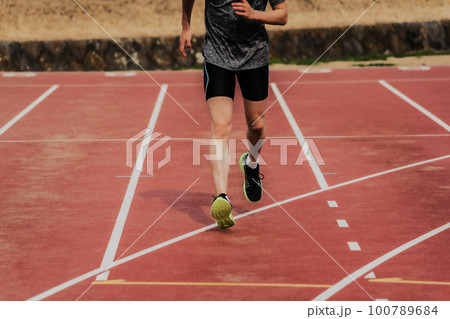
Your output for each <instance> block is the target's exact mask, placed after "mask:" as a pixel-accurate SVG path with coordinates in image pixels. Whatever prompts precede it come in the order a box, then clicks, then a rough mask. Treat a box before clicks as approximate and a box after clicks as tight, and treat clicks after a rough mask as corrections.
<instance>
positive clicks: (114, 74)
mask: <svg viewBox="0 0 450 319" xmlns="http://www.w3.org/2000/svg"><path fill="white" fill-rule="evenodd" d="M135 75H136V72H105V76H107V77H122V76H124V77H130V76H135Z"/></svg>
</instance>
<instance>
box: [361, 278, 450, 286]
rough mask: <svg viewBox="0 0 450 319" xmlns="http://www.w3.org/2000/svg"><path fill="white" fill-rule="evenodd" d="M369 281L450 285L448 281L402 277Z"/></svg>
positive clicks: (371, 280)
mask: <svg viewBox="0 0 450 319" xmlns="http://www.w3.org/2000/svg"><path fill="white" fill-rule="evenodd" d="M369 281H370V282H387V283H393V284H417V285H444V286H450V282H448V281H417V280H403V278H377V279H370V280H369Z"/></svg>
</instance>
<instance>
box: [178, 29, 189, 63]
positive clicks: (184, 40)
mask: <svg viewBox="0 0 450 319" xmlns="http://www.w3.org/2000/svg"><path fill="white" fill-rule="evenodd" d="M191 39H192V33H191V29H183V31H181V36H180V47H179V49H180V52H181V55H182V56H183V57H187V54H188V52H189V51H191V50H192V44H191Z"/></svg>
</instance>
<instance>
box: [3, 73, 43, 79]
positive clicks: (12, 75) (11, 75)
mask: <svg viewBox="0 0 450 319" xmlns="http://www.w3.org/2000/svg"><path fill="white" fill-rule="evenodd" d="M36 75H37V74H36V73H34V72H6V73H3V77H5V78H33V77H35V76H36Z"/></svg>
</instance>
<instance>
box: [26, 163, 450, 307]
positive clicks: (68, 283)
mask: <svg viewBox="0 0 450 319" xmlns="http://www.w3.org/2000/svg"><path fill="white" fill-rule="evenodd" d="M444 159H450V155H446V156H442V157H437V158H433V159H430V160H426V161H422V162H417V163H413V164H409V165H405V166H401V167H397V168H394V169H390V170H387V171H383V172H379V173H376V174H372V175H368V176H365V177H361V178H357V179H354V180H350V181H347V182H344V183H341V184H337V185H333V186H330V187H329V188H328V189H318V190H315V191H312V192H309V193H306V194H302V195H298V196H295V197H291V198H288V199H285V200H283V201H280V202H278V203H274V204H270V205H267V206H263V207H260V208H257V209H254V210H252V211H249V212H247V213H244V214H240V215H237V216H236V217H235V218H234V219H235V220H237V219H241V218H245V217H247V216H251V215H254V214H257V213H260V212H262V211H266V210H268V209H271V208H274V207H279V205H283V204H287V203H290V202H293V201H296V200H299V199H302V198H306V197H310V196H313V195H316V194H320V193H323V192H326V191H329V190H332V189H336V188H340V187H343V186H347V185H350V184H354V183H358V182H361V181H364V180H368V179H371V178H375V177H378V176H382V175H386V174H390V173H394V172H398V171H401V170H404V169H408V168H412V167H416V166H420V165H424V164H428V163H432V162H436V161H440V160H444ZM215 227H217V224H216V223H214V224H211V225H209V226H205V227H203V228H200V229H197V230H194V231H191V232H189V233H186V234H184V235H180V236H178V237H175V238H172V239H169V240H167V241H165V242H162V243H160V244H157V245H155V246H152V247H149V248H146V249H144V250H141V251H140V252H137V253H135V254H133V255H130V256H127V257H124V258H121V259H119V260H117V261H116V262H115V263H114V265H113V266H112V268H114V267H117V266H119V265H122V264H124V263H126V262H129V261H132V260H134V259H137V258H139V257H142V256H144V255H147V254H149V253H151V252H153V251H156V250H159V249H161V248H164V247H167V246H170V245H172V244H174V243H177V242H180V241H182V240H184V239H188V238H190V237H192V236H195V235H198V234H201V233H204V232H206V231H208V230H210V229H213V228H215ZM106 269H107V268H104V269H103V268H98V269H96V270H92V271H90V272H88V273H86V274H84V275H81V276H78V277H76V278H74V279H71V280H69V281H66V282H64V283H62V284H60V285H58V286H56V287H53V288H51V289H49V290H47V291H44V292H42V293H40V294H38V295H36V296H34V297H31V298H30V299H28V300H42V299H45V298H47V297H50V296H52V295H54V294H55V293H58V292H60V291H63V290H64V289H67V288H69V287H71V286H73V285H75V284H77V283H80V282H81V281H84V280H86V279H88V278H90V277H93V276H95V275H98V274H100V273H102V272H104V271H105V270H106ZM369 270H370V269H369ZM369 270H368V271H369ZM364 273H365V272H364Z"/></svg>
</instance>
